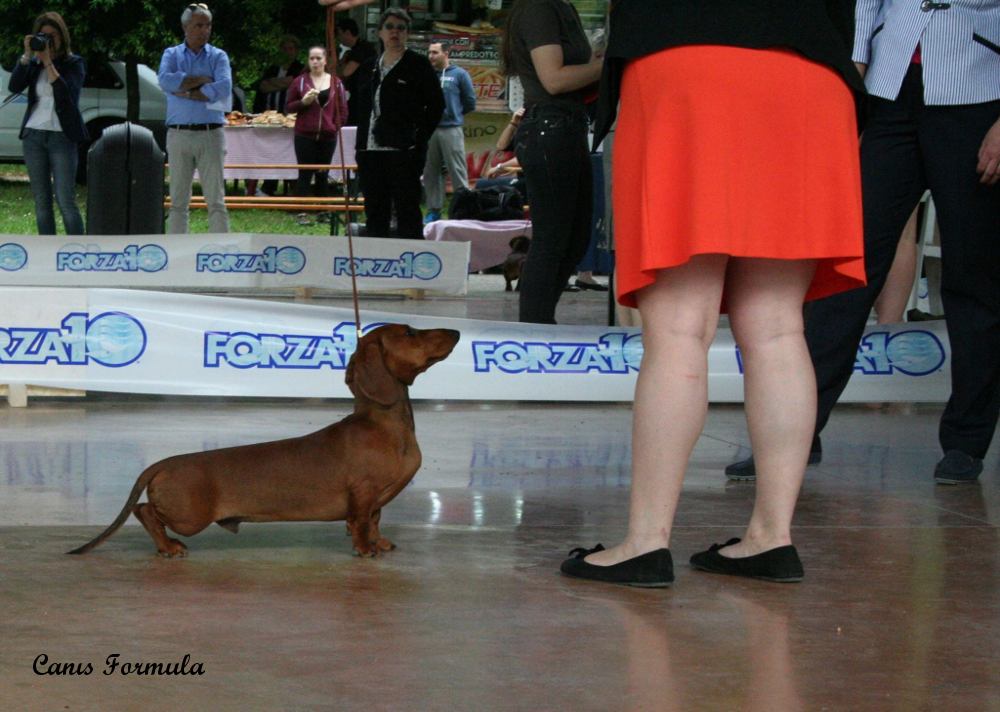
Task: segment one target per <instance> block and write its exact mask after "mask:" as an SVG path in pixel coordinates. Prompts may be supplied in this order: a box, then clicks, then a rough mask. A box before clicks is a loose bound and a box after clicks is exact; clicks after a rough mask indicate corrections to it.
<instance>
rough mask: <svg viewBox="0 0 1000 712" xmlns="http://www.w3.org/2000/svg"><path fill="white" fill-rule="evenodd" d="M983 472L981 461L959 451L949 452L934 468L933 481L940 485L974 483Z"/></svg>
mask: <svg viewBox="0 0 1000 712" xmlns="http://www.w3.org/2000/svg"><path fill="white" fill-rule="evenodd" d="M982 471H983V461H982V460H981V459H979V458H978V457H973V456H972V455H966V454H965V453H964V452H962V451H961V450H949V451H948V452H946V453H945V454H944V457H943V458H941V462H939V463H938V464H937V467H935V468H934V481H935V482H937V483H938V484H941V485H958V484H962V483H963V482H975V481H976V480H978V479H979V473H980V472H982Z"/></svg>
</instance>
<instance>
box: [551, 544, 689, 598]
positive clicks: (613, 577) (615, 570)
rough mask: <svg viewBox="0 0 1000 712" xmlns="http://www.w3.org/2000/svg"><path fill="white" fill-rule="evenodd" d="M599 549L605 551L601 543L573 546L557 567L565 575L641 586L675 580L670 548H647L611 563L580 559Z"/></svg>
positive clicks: (664, 586) (666, 584)
mask: <svg viewBox="0 0 1000 712" xmlns="http://www.w3.org/2000/svg"><path fill="white" fill-rule="evenodd" d="M598 551H604V547H603V546H601V545H600V544H598V545H597V546H595V547H594V548H593V549H584V548H582V547H581V548H577V549H573V550H572V551H571V552H569V556H570V558H568V559H566V560H565V561H564V562H562V566H560V567H559V570H560V571H562V572H563V573H564V574H566V575H567V576H575V577H576V578H583V579H590V580H591V581H604V582H605V583H617V584H621V585H623V586H638V587H640V588H666V587H667V586H669V585H670V584H672V583H673V582H674V560H673V559H672V558H671V556H670V549H657V550H656V551H650V552H648V553H646V554H641V555H639V556H636V557H633V558H631V559H628V560H626V561H621V562H619V563H617V564H612V565H611V566H595V565H594V564H588V563H587V562H586V561H584V560H583V559H584V557H586V556H589V555H590V554H593V553H595V552H598Z"/></svg>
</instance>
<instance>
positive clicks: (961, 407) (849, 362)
mask: <svg viewBox="0 0 1000 712" xmlns="http://www.w3.org/2000/svg"><path fill="white" fill-rule="evenodd" d="M869 101H870V106H869V114H868V123H867V125H866V127H865V132H864V135H863V136H862V140H861V180H862V194H863V201H864V229H865V271H866V273H867V276H868V285H867V286H866V287H863V288H861V289H856V290H852V291H850V292H843V293H841V294H837V295H834V296H832V297H829V298H827V299H822V300H819V301H816V302H813V303H811V304H808V305H807V307H806V341H807V343H808V345H809V352H810V354H811V355H812V360H813V364H814V365H815V367H816V381H817V386H818V388H819V403H818V411H817V417H816V433H817V434H818V433H819V432H820V431H821V430H822V429H823V427H824V426H825V425H826V423H827V420H828V419H829V417H830V411H831V410H832V409H833V406H834V405H835V404H836V402H837V399H838V398H839V397H840V394H841V393H842V392H843V390H844V388H845V386H846V385H847V382H848V380H849V379H850V377H851V372H852V370H853V368H854V361H855V356H856V354H857V348H858V343H859V341H860V339H861V336H862V334H863V332H864V328H865V323H866V321H867V319H868V314H869V312H870V310H871V308H872V305H873V304H874V303H875V299H876V298H877V297H878V294H879V292H881V291H882V286H883V285H884V284H885V279H886V275H888V273H889V268H890V267H891V266H892V261H893V256H894V255H895V253H896V245H897V244H898V243H899V236H900V233H901V232H902V229H903V226H904V224H905V223H906V220H907V218H908V217H909V215H910V213H911V212H912V211H913V208H914V206H915V205H916V204H917V203H918V202H919V200H920V197H921V196H922V195H923V193H924V191H925V190H926V189H928V188H929V189H930V191H931V195H932V197H933V199H934V204H935V207H936V208H937V214H938V224H939V227H940V230H941V261H942V276H941V301H942V304H943V305H944V311H945V319H946V320H947V328H948V339H949V341H950V343H951V358H952V361H951V381H952V384H951V385H952V392H951V397H950V399H949V400H948V405H947V407H946V408H945V411H944V414H943V415H942V417H941V424H940V431H939V439H940V442H941V447H942V449H943V450H946V451H947V450H961V451H962V452H964V453H966V454H968V455H971V456H973V457H980V458H981V457H983V456H984V455H985V454H986V451H987V449H988V448H989V445H990V440H991V439H992V437H993V433H994V431H995V429H996V425H997V416H998V413H1000V186H985V185H982V184H981V183H979V174H977V173H976V170H975V169H976V163H977V161H978V157H977V154H978V151H979V147H980V145H981V143H982V141H983V138H984V137H985V136H986V132H987V131H988V130H989V128H990V126H991V125H992V124H993V123H994V122H995V121H996V120H997V117H998V116H1000V101H992V102H987V103H983V104H971V105H959V106H925V105H924V102H923V82H922V79H921V70H920V67H919V66H916V65H914V66H912V67H911V68H910V71H909V72H908V73H907V75H906V79H905V80H904V82H903V86H902V89H901V90H900V94H899V97H898V98H897V99H896V100H895V101H887V100H885V99H879V98H876V97H871V98H870V99H869Z"/></svg>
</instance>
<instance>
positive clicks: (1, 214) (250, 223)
mask: <svg viewBox="0 0 1000 712" xmlns="http://www.w3.org/2000/svg"><path fill="white" fill-rule="evenodd" d="M240 187H241V188H242V183H241V184H240ZM226 188H227V190H228V191H231V190H232V189H233V184H232V183H231V182H230V183H227V185H226ZM164 190H166V186H164ZM101 198H102V199H107V196H101ZM76 203H77V205H79V206H80V211H81V212H82V213H83V217H84V222H86V219H87V188H86V186H77V190H76ZM355 219H357V218H355ZM56 225H57V229H58V230H59V231H60V232H62V231H63V227H62V217H61V216H60V215H59V209H58V208H56ZM229 229H230V231H231V232H258V233H275V234H282V235H329V234H330V226H329V225H327V224H312V225H298V224H297V223H296V222H295V213H293V212H286V211H284V210H259V209H258V210H230V211H229ZM37 232H38V230H37V228H36V227H35V203H34V199H33V198H32V196H31V187H30V186H29V185H28V173H27V170H26V169H25V167H24V165H22V164H0V234H3V235H34V234H36V233H37ZM191 232H208V213H207V212H206V211H205V210H192V211H191Z"/></svg>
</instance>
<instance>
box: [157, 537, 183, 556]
mask: <svg viewBox="0 0 1000 712" xmlns="http://www.w3.org/2000/svg"><path fill="white" fill-rule="evenodd" d="M156 553H157V554H158V555H160V556H161V557H163V558H164V559H183V558H184V557H185V556H187V555H188V548H187V547H186V546H184V544H182V543H181V542H179V541H177V540H176V539H170V540H169V542H168V543H167V548H165V549H160V550H159V551H157V552H156Z"/></svg>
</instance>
